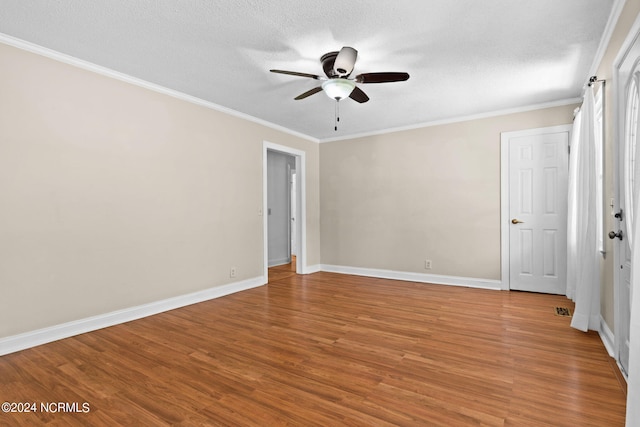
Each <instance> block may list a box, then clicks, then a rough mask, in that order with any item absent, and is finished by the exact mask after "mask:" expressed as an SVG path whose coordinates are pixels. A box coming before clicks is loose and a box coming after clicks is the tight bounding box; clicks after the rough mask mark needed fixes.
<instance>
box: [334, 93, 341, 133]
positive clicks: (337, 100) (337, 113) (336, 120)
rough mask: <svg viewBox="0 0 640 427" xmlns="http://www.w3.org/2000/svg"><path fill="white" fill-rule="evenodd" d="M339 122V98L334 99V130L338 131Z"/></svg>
mask: <svg viewBox="0 0 640 427" xmlns="http://www.w3.org/2000/svg"><path fill="white" fill-rule="evenodd" d="M339 121H340V98H336V108H335V126H334V130H335V131H336V132H337V131H338V122H339Z"/></svg>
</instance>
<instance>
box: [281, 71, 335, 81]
mask: <svg viewBox="0 0 640 427" xmlns="http://www.w3.org/2000/svg"><path fill="white" fill-rule="evenodd" d="M269 71H271V72H272V73H278V74H287V75H290V76H297V77H308V78H310V79H315V80H323V79H324V77H320V76H318V75H316V74H308V73H299V72H297V71H286V70H269Z"/></svg>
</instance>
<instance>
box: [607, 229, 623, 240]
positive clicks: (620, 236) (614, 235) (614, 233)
mask: <svg viewBox="0 0 640 427" xmlns="http://www.w3.org/2000/svg"><path fill="white" fill-rule="evenodd" d="M616 237H617V238H618V239H620V240H622V230H618V232H617V233H616V232H615V231H610V232H609V238H610V239H615V238H616Z"/></svg>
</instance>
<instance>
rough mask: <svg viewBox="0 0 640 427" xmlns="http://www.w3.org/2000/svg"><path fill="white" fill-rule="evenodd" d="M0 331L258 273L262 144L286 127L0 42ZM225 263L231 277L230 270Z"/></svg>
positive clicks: (289, 141) (311, 195)
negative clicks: (234, 273)
mask: <svg viewBox="0 0 640 427" xmlns="http://www.w3.org/2000/svg"><path fill="white" fill-rule="evenodd" d="M0 64H2V66H0V97H1V102H0V292H1V295H0V338H1V337H6V336H11V335H15V334H18V333H22V332H26V331H31V330H35V329H39V328H43V327H47V326H52V325H56V324H60V323H63V322H67V321H72V320H76V319H81V318H85V317H89V316H94V315H99V314H103V313H107V312H111V311H114V310H118V309H124V308H128V307H132V306H136V305H140V304H144V303H148V302H153V301H158V300H162V299H165V298H169V297H173V296H178V295H182V294H186V293H190V292H194V291H199V290H203V289H207V288H211V287H215V286H218V285H223V284H226V283H229V282H232V281H238V280H243V279H249V278H255V277H259V276H262V272H263V254H262V250H263V237H262V236H263V233H262V221H263V218H262V217H261V216H259V214H258V212H259V209H260V208H261V207H262V143H263V140H267V141H269V142H272V143H277V144H282V145H287V146H290V147H293V148H296V149H299V150H304V151H305V152H306V154H307V155H306V157H307V187H306V190H307V214H308V215H307V256H308V259H307V264H308V265H316V264H319V262H320V251H319V240H320V239H319V216H318V215H319V178H318V161H319V148H318V144H317V143H315V142H311V141H307V140H304V139H301V138H298V137H295V136H292V135H290V134H287V133H283V132H279V131H276V130H273V129H271V128H268V127H265V126H261V125H259V124H256V123H254V122H250V121H247V120H244V119H241V118H238V117H234V116H230V115H228V114H223V113H221V112H218V111H215V110H212V109H208V108H205V107H202V106H198V105H194V104H191V103H188V102H185V101H181V100H178V99H176V98H173V97H170V96H167V95H163V94H160V93H157V92H153V91H150V90H147V89H143V88H140V87H137V86H134V85H131V84H128V83H124V82H121V81H118V80H115V79H113V78H109V77H105V76H102V75H99V74H96V73H93V72H90V71H86V70H83V69H80V68H76V67H73V66H70V65H67V64H64V63H61V62H57V61H54V60H51V59H48V58H45V57H42V56H39V55H35V54H32V53H29V52H26V51H22V50H19V49H16V48H13V47H10V46H7V45H4V44H0ZM231 266H235V267H237V272H238V273H237V278H236V279H233V280H232V279H230V278H229V269H230V267H231Z"/></svg>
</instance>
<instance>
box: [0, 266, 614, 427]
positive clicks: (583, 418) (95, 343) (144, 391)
mask: <svg viewBox="0 0 640 427" xmlns="http://www.w3.org/2000/svg"><path fill="white" fill-rule="evenodd" d="M555 306H565V307H567V306H568V307H570V308H572V309H573V307H572V305H571V304H569V301H568V300H567V299H566V298H564V297H560V296H552V295H538V294H529V293H522V292H499V291H488V290H478V289H469V288H461V287H452V286H437V285H427V284H418V283H411V282H397V281H392V280H382V279H372V278H364V277H354V276H348V275H339V274H332V273H316V274H312V275H306V276H298V275H296V274H295V273H294V272H293V271H292V270H291V266H281V267H277V268H274V269H271V271H270V283H269V285H268V286H263V287H260V288H256V289H252V290H248V291H244V292H241V293H237V294H233V295H229V296H226V297H223V298H219V299H216V300H212V301H208V302H204V303H200V304H196V305H192V306H189V307H185V308H181V309H178V310H173V311H170V312H167V313H163V314H160V315H156V316H152V317H149V318H145V319H141V320H138V321H134V322H129V323H126V324H122V325H118V326H114V327H110V328H107V329H103V330H100V331H95V332H91V333H87V334H83V335H80V336H76V337H72V338H68V339H64V340H61V341H58V342H54V343H50V344H47V345H43V346H40V347H36V348H32V349H29V350H25V351H21V352H18V353H14V354H9V355H6V356H3V357H0V401H2V402H4V401H8V402H36V403H37V405H38V406H39V405H40V404H41V403H42V402H69V403H73V402H77V403H78V404H79V405H78V406H79V408H80V409H82V404H83V403H84V402H86V403H88V404H89V408H90V410H89V412H86V413H82V412H80V413H78V412H72V413H69V412H62V411H60V412H55V413H44V412H42V411H40V410H39V411H38V412H36V413H0V425H3V426H4V425H11V426H13V425H16V426H20V425H39V424H43V425H71V426H74V425H78V426H81V425H82V426H85V425H110V426H111V425H154V426H156V425H159V426H161V425H176V426H195V425H215V426H271V425H274V426H275V425H292V426H391V425H400V426H418V425H420V426H422V425H424V426H467V425H468V426H623V425H624V414H625V400H626V399H625V393H624V391H623V387H622V386H621V384H620V383H619V380H618V378H617V377H616V374H615V372H614V369H615V365H614V364H613V363H611V359H610V358H609V356H608V355H607V353H606V351H605V349H604V347H603V345H602V343H601V341H600V338H599V337H598V336H597V334H595V333H587V334H585V333H582V332H579V331H576V330H574V329H571V328H570V327H569V323H570V318H566V317H559V316H556V315H555V312H554V307H555ZM38 409H40V408H39V407H38Z"/></svg>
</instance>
